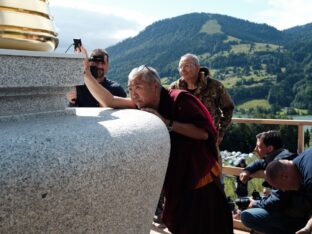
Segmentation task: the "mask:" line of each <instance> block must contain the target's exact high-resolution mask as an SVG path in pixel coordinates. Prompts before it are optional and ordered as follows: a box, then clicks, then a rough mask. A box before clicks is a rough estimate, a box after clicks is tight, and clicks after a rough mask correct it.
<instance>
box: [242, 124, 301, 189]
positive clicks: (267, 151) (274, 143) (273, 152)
mask: <svg viewBox="0 0 312 234" xmlns="http://www.w3.org/2000/svg"><path fill="white" fill-rule="evenodd" d="M256 138H257V143H256V147H255V151H256V153H257V155H258V156H259V157H260V159H259V160H256V161H255V162H253V163H250V164H249V165H248V166H247V167H246V168H245V169H244V170H243V171H242V172H241V173H240V175H239V178H240V180H241V181H242V182H243V183H246V182H247V181H248V180H249V178H250V175H251V174H252V173H255V172H256V171H258V170H265V168H266V166H267V165H268V163H269V162H271V161H272V160H277V159H293V158H294V157H296V156H297V154H296V153H291V152H289V151H288V150H287V149H284V148H283V143H282V138H281V136H280V135H279V133H278V131H274V130H270V131H267V132H262V133H259V134H257V136H256Z"/></svg>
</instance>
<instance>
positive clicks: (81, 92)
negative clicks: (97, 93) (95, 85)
mask: <svg viewBox="0 0 312 234" xmlns="http://www.w3.org/2000/svg"><path fill="white" fill-rule="evenodd" d="M99 83H100V84H101V85H102V86H103V87H104V88H106V89H107V90H108V91H110V92H111V93H112V94H113V95H114V96H118V97H127V94H126V92H125V91H124V89H123V88H122V87H121V86H120V85H119V84H118V83H116V82H114V81H111V80H109V79H107V78H105V79H104V81H102V82H99ZM76 91H77V100H76V103H75V104H74V105H73V104H71V103H70V104H69V106H70V107H99V103H98V102H97V100H95V98H94V97H93V96H92V94H91V93H90V91H89V90H88V88H87V86H86V85H78V86H76Z"/></svg>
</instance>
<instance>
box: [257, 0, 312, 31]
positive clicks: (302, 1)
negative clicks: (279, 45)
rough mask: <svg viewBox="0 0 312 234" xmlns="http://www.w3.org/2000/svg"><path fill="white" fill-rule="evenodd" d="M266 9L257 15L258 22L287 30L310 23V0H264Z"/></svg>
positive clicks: (311, 18)
mask: <svg viewBox="0 0 312 234" xmlns="http://www.w3.org/2000/svg"><path fill="white" fill-rule="evenodd" d="M266 1H267V4H268V9H267V10H264V11H262V12H260V13H258V15H257V18H258V21H262V22H270V23H269V24H270V25H273V26H275V27H276V28H278V29H287V28H290V27H294V26H297V25H303V24H306V23H307V22H312V14H311V11H312V1H311V0H266Z"/></svg>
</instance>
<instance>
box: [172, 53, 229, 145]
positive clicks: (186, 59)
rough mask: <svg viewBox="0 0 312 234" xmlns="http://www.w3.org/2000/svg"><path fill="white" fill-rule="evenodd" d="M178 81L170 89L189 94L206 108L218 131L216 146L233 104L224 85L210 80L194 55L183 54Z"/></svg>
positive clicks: (225, 127)
mask: <svg viewBox="0 0 312 234" xmlns="http://www.w3.org/2000/svg"><path fill="white" fill-rule="evenodd" d="M179 72H180V75H181V77H180V79H179V80H177V81H175V82H173V83H172V84H171V85H170V88H171V89H184V90H188V91H189V92H191V93H192V94H193V95H195V96H196V97H197V98H199V99H200V100H201V102H202V103H203V104H204V105H205V106H206V108H207V109H208V111H209V112H210V114H211V116H212V118H213V120H214V124H215V126H216V128H217V130H218V133H219V135H218V144H220V143H221V141H222V139H223V136H224V133H225V130H226V129H227V128H228V126H229V125H230V123H231V119H232V114H233V110H234V103H233V100H232V98H231V97H230V95H229V94H228V92H227V91H226V89H225V87H224V85H223V84H222V83H221V82H220V81H218V80H215V79H212V78H211V76H210V72H209V70H208V68H205V67H204V68H201V67H200V64H199V59H198V57H197V56H196V55H193V54H185V55H183V56H182V57H181V59H180V62H179Z"/></svg>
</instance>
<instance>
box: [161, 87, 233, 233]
mask: <svg viewBox="0 0 312 234" xmlns="http://www.w3.org/2000/svg"><path fill="white" fill-rule="evenodd" d="M158 111H159V113H160V114H161V115H162V116H163V117H165V118H167V119H170V120H174V121H178V122H181V123H191V124H194V125H195V126H197V127H199V128H202V129H204V130H206V131H207V132H208V140H197V139H193V138H190V137H186V136H183V135H181V134H178V133H175V132H171V133H170V139H171V152H170V158H169V164H168V168H167V173H166V178H165V183H164V193H165V207H164V212H163V221H164V223H165V224H166V226H167V227H168V229H169V230H170V231H171V232H172V233H174V234H176V233H179V234H180V233H185V234H187V233H192V234H197V233H198V234H199V233H206V234H207V233H211V234H218V233H220V234H223V233H224V234H227V233H233V223H232V216H231V212H230V210H229V207H228V205H227V202H226V198H225V194H224V192H223V191H222V190H221V189H220V188H219V187H218V186H217V183H218V181H217V183H215V182H211V183H209V184H208V185H206V186H204V187H202V188H199V189H194V188H195V186H196V184H197V183H198V182H199V180H200V179H201V178H203V177H204V176H206V175H207V174H208V173H210V170H211V168H212V166H213V165H214V163H215V162H216V161H217V148H216V136H217V131H216V129H215V127H214V124H213V121H212V118H211V116H210V114H209V112H208V111H207V109H206V107H205V106H204V105H203V104H202V103H201V102H200V101H199V99H197V98H196V97H195V96H193V95H192V94H190V93H188V92H186V91H182V90H170V91H167V90H165V89H162V91H161V97H160V103H159V108H158ZM215 179H216V180H218V178H215Z"/></svg>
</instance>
